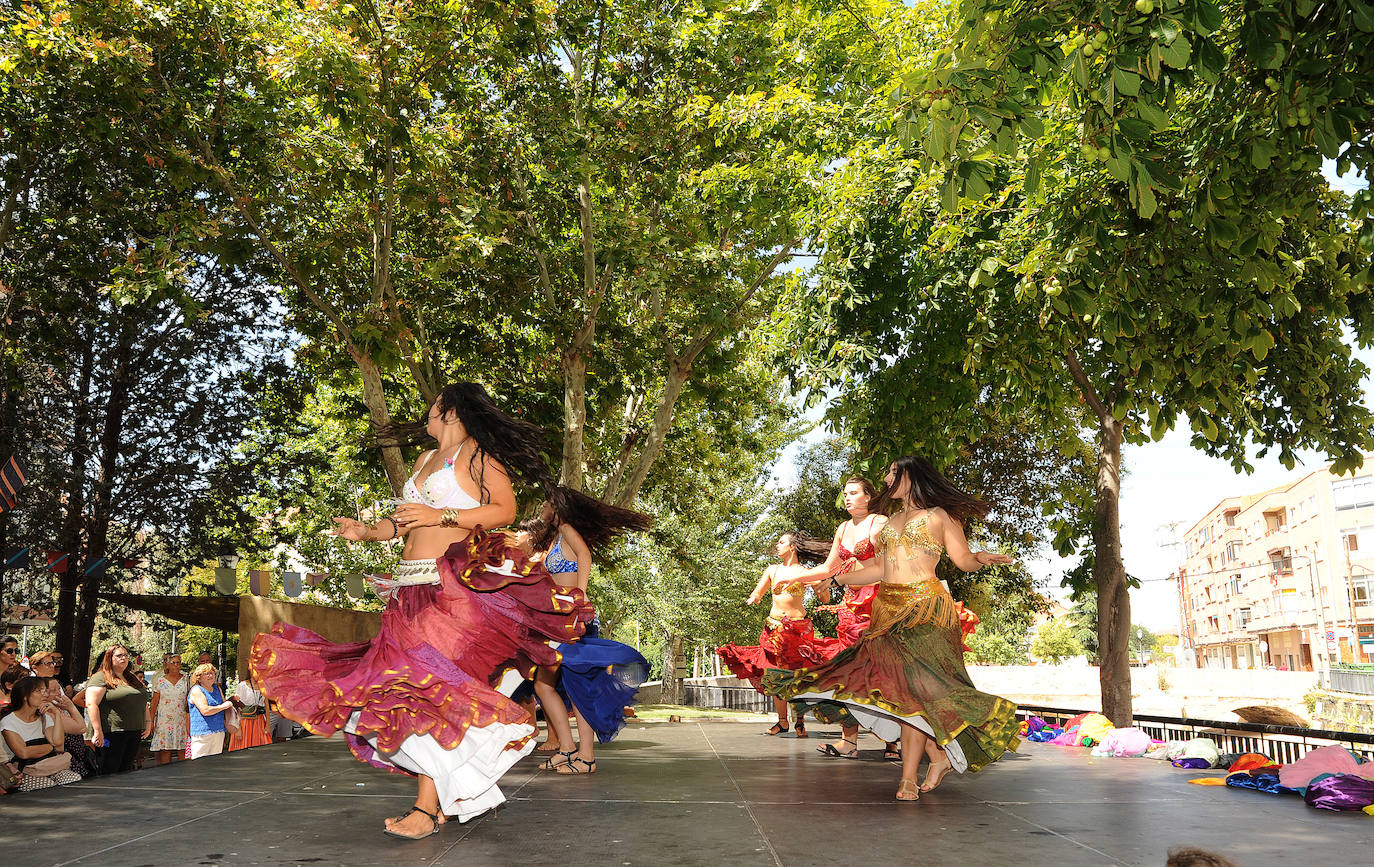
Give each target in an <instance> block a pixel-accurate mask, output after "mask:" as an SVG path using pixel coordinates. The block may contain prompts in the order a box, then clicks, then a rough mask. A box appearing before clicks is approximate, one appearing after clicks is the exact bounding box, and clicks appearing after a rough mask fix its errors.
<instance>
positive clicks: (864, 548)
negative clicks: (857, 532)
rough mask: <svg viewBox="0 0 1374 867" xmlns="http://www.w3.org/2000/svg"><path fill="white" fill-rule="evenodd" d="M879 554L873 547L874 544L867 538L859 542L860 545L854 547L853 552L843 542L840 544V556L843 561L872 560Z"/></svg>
mask: <svg viewBox="0 0 1374 867" xmlns="http://www.w3.org/2000/svg"><path fill="white" fill-rule="evenodd" d="M877 553H878V551H877V549H875V548H874V547H873V543H872V542H870V541H869V540H868V537H867V536H865V537H863V538H862V539H860V540H859V544H857V545H855V546H854V550H853V551H851V550H849V549H848V548H847V547H845V544H844V542H843V541H841V542H840V551H839V554H840V559H841V560H859V561H863V560H872V559H873V558H874V556H876V555H877Z"/></svg>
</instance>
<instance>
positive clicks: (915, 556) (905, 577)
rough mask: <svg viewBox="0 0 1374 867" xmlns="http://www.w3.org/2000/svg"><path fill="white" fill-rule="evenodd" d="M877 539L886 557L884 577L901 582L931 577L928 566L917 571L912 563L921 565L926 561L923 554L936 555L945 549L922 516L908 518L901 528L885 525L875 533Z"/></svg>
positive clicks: (925, 517) (925, 579)
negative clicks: (886, 569)
mask: <svg viewBox="0 0 1374 867" xmlns="http://www.w3.org/2000/svg"><path fill="white" fill-rule="evenodd" d="M878 542H879V544H881V545H882V549H883V555H884V556H885V557H886V558H887V564H888V576H889V579H888V580H889V581H897V582H902V583H908V582H911V581H929V580H931V578H932V574H931V572H930V571H929V570H928V569H923V570H921V571H920V572H917V571H916V570H915V568H914V567H915V564H916V563H921V564H922V565H924V564H925V563H927V562H928V560H927V558H926V555H928V554H935V555H936V556H938V555H940V554H943V553H944V551H945V549H944V546H942V545H941V544H940V543H939V542H937V541H935V537H934V536H932V535H930V524H929V522H928V521H927V516H926V515H921V516H919V517H916V518H912V519H911V520H909V521H907V522H906V524H905V525H904V526H903V527H902V529H901V530H894V529H892V525H891V524H888V525H887V526H886V527H883V529H882V532H880V533H879V534H878Z"/></svg>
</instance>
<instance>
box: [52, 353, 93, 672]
mask: <svg viewBox="0 0 1374 867" xmlns="http://www.w3.org/2000/svg"><path fill="white" fill-rule="evenodd" d="M79 344H80V347H81V349H80V351H81V359H80V361H79V365H80V366H79V367H78V369H77V383H76V391H75V392H74V395H75V400H73V404H74V407H75V412H74V413H73V417H72V439H71V442H70V443H68V448H69V450H70V451H69V459H70V461H71V466H70V469H69V472H70V474H71V475H70V477H69V478H68V481H67V503H66V510H67V511H66V515H65V516H64V518H63V521H62V537H61V538H60V539H58V540H57V544H58V548H59V550H62V551H67V552H69V553H70V555H71V556H70V557H68V558H67V571H65V572H60V573H58V575H57V588H58V589H57V650H59V651H60V652H61V653H62V654H63V655H64V661H63V664H64V666H65V667H66V669H67V672H68V673H69V674H70V675H71V676H72V678H74V679H80V678H81V676H82V675H84V674H85V670H84V669H79V668H77V666H79V665H84V664H85V660H84V659H79V658H78V657H77V655H76V646H75V641H74V639H75V636H76V620H77V617H76V587H77V585H78V584H80V583H81V573H80V571H78V570H77V569H74V568H73V566H74V565H75V563H74V561H77V560H79V559H80V557H79V556H78V552H79V551H80V550H81V531H82V529H83V528H84V526H85V510H86V458H87V455H88V453H89V446H88V443H89V441H90V440H89V438H90V426H91V418H90V415H91V410H90V400H89V396H90V392H91V365H92V364H93V360H92V353H93V349H92V346H91V340H90V339H86V340H81V341H79ZM87 646H88V648H89V644H88V645H87Z"/></svg>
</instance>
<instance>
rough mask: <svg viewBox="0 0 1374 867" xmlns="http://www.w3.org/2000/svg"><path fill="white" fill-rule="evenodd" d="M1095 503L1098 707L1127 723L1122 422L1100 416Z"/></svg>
mask: <svg viewBox="0 0 1374 867" xmlns="http://www.w3.org/2000/svg"><path fill="white" fill-rule="evenodd" d="M1098 436H1099V441H1098V455H1097V491H1096V493H1097V497H1096V504H1097V508H1096V511H1095V512H1094V514H1093V550H1094V558H1093V578H1094V579H1095V580H1096V582H1097V644H1098V656H1099V658H1100V660H1101V668H1100V669H1099V672H1098V674H1099V677H1100V679H1101V684H1102V713H1104V714H1105V715H1106V716H1107V717H1108V718H1109V719H1110V720H1111V721H1112V723H1113V724H1115V725H1117V726H1119V727H1125V726H1129V725H1130V724H1131V713H1132V707H1131V667H1130V652H1129V651H1130V646H1129V641H1130V635H1131V600H1130V596H1128V595H1127V593H1126V566H1125V564H1124V563H1123V562H1122V560H1121V517H1120V514H1119V502H1120V498H1121V423H1120V422H1119V421H1117V420H1116V419H1114V418H1112V417H1111V416H1106V417H1104V418H1102V419H1100V420H1099V430H1098Z"/></svg>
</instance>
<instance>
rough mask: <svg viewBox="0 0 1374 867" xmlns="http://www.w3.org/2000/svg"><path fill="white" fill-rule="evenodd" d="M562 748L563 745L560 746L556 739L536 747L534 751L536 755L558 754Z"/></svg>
mask: <svg viewBox="0 0 1374 867" xmlns="http://www.w3.org/2000/svg"><path fill="white" fill-rule="evenodd" d="M560 746H562V744H560V743H559V742H558V741H557V740H556V739H555V738H549V739H548V740H546V741H544V742H543V743H542V744H540V745H539V746H537V747H535V748H534V751H535V752H536V753H556V752H558V748H559V747H560Z"/></svg>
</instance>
